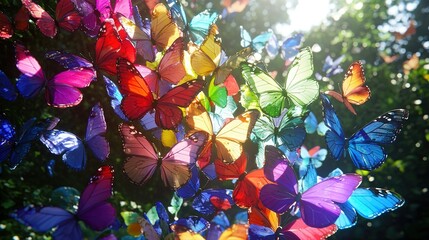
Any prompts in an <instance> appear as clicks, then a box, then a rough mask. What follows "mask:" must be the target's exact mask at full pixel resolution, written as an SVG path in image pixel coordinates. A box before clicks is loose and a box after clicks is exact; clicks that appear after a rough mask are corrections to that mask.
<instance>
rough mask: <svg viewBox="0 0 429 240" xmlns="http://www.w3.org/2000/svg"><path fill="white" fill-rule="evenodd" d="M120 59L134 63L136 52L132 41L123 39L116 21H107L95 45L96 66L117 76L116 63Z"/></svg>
mask: <svg viewBox="0 0 429 240" xmlns="http://www.w3.org/2000/svg"><path fill="white" fill-rule="evenodd" d="M122 31H124V30H122ZM124 32H125V31H124ZM118 58H124V59H127V60H128V61H130V62H134V61H135V59H136V51H135V48H134V46H133V44H132V43H131V41H129V40H128V39H127V38H125V36H124V37H121V34H120V32H119V31H118V29H117V27H116V25H115V21H114V20H113V19H110V18H109V19H106V21H105V22H104V24H103V26H102V27H101V29H100V32H99V34H98V38H97V42H96V43H95V64H94V65H95V66H96V67H97V68H99V69H101V70H103V71H105V72H106V73H108V74H111V75H116V74H117V71H116V70H117V68H116V61H117V59H118Z"/></svg>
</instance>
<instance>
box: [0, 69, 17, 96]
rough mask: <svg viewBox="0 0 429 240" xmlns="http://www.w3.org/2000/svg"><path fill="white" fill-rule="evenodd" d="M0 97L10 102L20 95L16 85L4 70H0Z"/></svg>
mask: <svg viewBox="0 0 429 240" xmlns="http://www.w3.org/2000/svg"><path fill="white" fill-rule="evenodd" d="M0 97H2V98H4V99H6V100H8V101H10V102H12V101H15V99H16V97H18V93H17V92H16V88H15V86H14V85H13V84H12V82H11V81H10V80H9V78H8V77H7V76H6V74H5V73H4V72H2V71H0Z"/></svg>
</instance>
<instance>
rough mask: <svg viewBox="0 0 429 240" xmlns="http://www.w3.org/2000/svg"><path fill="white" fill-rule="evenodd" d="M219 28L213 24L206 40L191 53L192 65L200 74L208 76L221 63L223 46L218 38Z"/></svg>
mask: <svg viewBox="0 0 429 240" xmlns="http://www.w3.org/2000/svg"><path fill="white" fill-rule="evenodd" d="M217 34H218V30H217V27H216V25H213V26H212V28H211V30H210V33H209V35H208V36H207V38H206V39H205V40H204V42H203V43H202V44H201V45H200V46H199V48H197V49H196V50H194V51H193V52H192V53H191V66H192V69H193V70H194V71H195V73H196V74H197V75H199V76H207V75H210V74H211V73H212V72H214V71H215V70H216V68H217V67H218V66H219V64H220V60H221V52H222V48H221V45H220V39H218V38H217Z"/></svg>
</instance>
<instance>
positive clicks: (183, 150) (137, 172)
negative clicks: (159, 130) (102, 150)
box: [119, 124, 207, 189]
mask: <svg viewBox="0 0 429 240" xmlns="http://www.w3.org/2000/svg"><path fill="white" fill-rule="evenodd" d="M119 131H120V132H121V135H122V139H123V141H124V144H123V148H124V152H125V153H126V154H127V155H129V157H128V159H127V160H126V161H125V164H124V172H125V174H127V176H128V177H129V178H130V179H131V181H132V182H134V183H136V184H140V185H143V184H145V183H146V182H147V181H149V179H151V178H152V176H153V175H154V174H155V171H157V170H158V169H159V171H160V173H161V180H162V182H163V183H164V185H165V186H168V187H171V188H173V189H177V188H179V187H180V186H182V185H183V184H185V183H186V182H187V181H188V180H189V178H190V177H191V170H190V165H191V164H193V163H195V160H196V159H197V157H198V155H199V153H200V149H201V146H203V145H204V144H205V142H206V140H207V135H206V134H205V133H202V132H197V133H195V134H193V135H191V136H189V137H188V138H185V139H184V140H182V141H180V142H178V143H177V144H175V145H174V146H173V147H172V148H171V149H170V151H169V152H168V153H167V154H166V155H165V156H164V157H162V158H161V157H160V156H159V154H158V152H157V151H156V150H155V149H154V147H153V146H152V143H150V142H149V141H148V139H147V138H146V137H145V136H143V135H142V134H141V133H139V132H137V130H136V129H135V128H134V126H130V125H127V124H121V125H120V126H119Z"/></svg>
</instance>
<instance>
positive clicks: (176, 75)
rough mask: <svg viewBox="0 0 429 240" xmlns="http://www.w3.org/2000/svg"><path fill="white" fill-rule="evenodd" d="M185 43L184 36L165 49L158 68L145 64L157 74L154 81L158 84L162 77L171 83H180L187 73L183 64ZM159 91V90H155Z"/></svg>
mask: <svg viewBox="0 0 429 240" xmlns="http://www.w3.org/2000/svg"><path fill="white" fill-rule="evenodd" d="M184 47H185V44H184V42H183V38H182V37H179V38H177V39H176V40H175V41H174V42H173V43H172V44H171V46H170V47H169V48H168V49H167V50H166V51H165V53H164V55H163V57H162V59H161V60H160V61H159V64H158V66H157V67H156V70H154V71H153V70H151V69H149V68H147V67H145V66H142V67H143V68H146V69H147V70H149V71H150V72H152V73H153V74H154V75H155V76H154V77H155V79H153V82H154V83H155V84H156V83H158V82H159V81H160V79H163V80H166V81H167V82H168V83H170V84H178V83H179V81H180V80H182V78H184V77H185V75H186V70H185V67H184V66H183V54H184V50H183V48H184ZM154 92H159V91H154Z"/></svg>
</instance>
